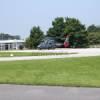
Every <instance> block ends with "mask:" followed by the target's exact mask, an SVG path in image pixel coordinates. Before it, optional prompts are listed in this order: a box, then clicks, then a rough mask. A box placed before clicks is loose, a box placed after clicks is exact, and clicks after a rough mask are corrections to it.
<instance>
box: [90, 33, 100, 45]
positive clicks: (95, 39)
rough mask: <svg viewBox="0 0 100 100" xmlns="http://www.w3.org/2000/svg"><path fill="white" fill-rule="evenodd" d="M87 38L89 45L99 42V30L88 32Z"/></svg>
mask: <svg viewBox="0 0 100 100" xmlns="http://www.w3.org/2000/svg"><path fill="white" fill-rule="evenodd" d="M88 40H89V44H90V45H97V44H100V32H90V33H88Z"/></svg>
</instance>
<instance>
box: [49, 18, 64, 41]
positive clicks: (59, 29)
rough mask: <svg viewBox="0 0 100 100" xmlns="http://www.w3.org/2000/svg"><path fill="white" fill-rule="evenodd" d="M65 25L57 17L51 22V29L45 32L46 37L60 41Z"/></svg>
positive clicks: (62, 20)
mask: <svg viewBox="0 0 100 100" xmlns="http://www.w3.org/2000/svg"><path fill="white" fill-rule="evenodd" d="M64 28H65V23H64V18H63V17H57V18H55V20H54V21H53V22H52V27H51V28H49V30H48V31H47V36H51V37H55V38H56V39H58V40H61V37H62V34H63V32H64Z"/></svg>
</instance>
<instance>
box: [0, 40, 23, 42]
mask: <svg viewBox="0 0 100 100" xmlns="http://www.w3.org/2000/svg"><path fill="white" fill-rule="evenodd" d="M20 42H21V43H24V42H25V40H0V43H20Z"/></svg>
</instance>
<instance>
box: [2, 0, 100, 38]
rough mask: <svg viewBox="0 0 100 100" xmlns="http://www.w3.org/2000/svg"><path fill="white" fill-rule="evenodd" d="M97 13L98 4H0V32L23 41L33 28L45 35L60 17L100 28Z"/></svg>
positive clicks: (41, 0)
mask: <svg viewBox="0 0 100 100" xmlns="http://www.w3.org/2000/svg"><path fill="white" fill-rule="evenodd" d="M99 10H100V0H0V32H4V33H11V34H12V35H20V36H21V37H22V38H25V37H27V36H29V34H30V29H31V28H32V27H33V26H38V25H39V26H40V27H41V29H42V30H43V31H45V32H46V31H47V30H48V28H49V27H51V22H52V20H54V18H56V17H60V16H61V17H67V16H69V17H75V18H78V19H79V20H80V21H81V22H82V23H83V24H85V25H86V26H88V25H90V24H96V25H100V14H99Z"/></svg>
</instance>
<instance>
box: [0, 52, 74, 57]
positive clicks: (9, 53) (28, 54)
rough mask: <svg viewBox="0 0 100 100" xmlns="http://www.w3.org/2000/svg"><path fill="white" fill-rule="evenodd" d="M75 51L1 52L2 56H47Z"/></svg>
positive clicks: (0, 55)
mask: <svg viewBox="0 0 100 100" xmlns="http://www.w3.org/2000/svg"><path fill="white" fill-rule="evenodd" d="M65 54H74V53H52V52H50V53H49V52H0V57H12V56H14V57H16V56H45V55H65Z"/></svg>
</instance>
